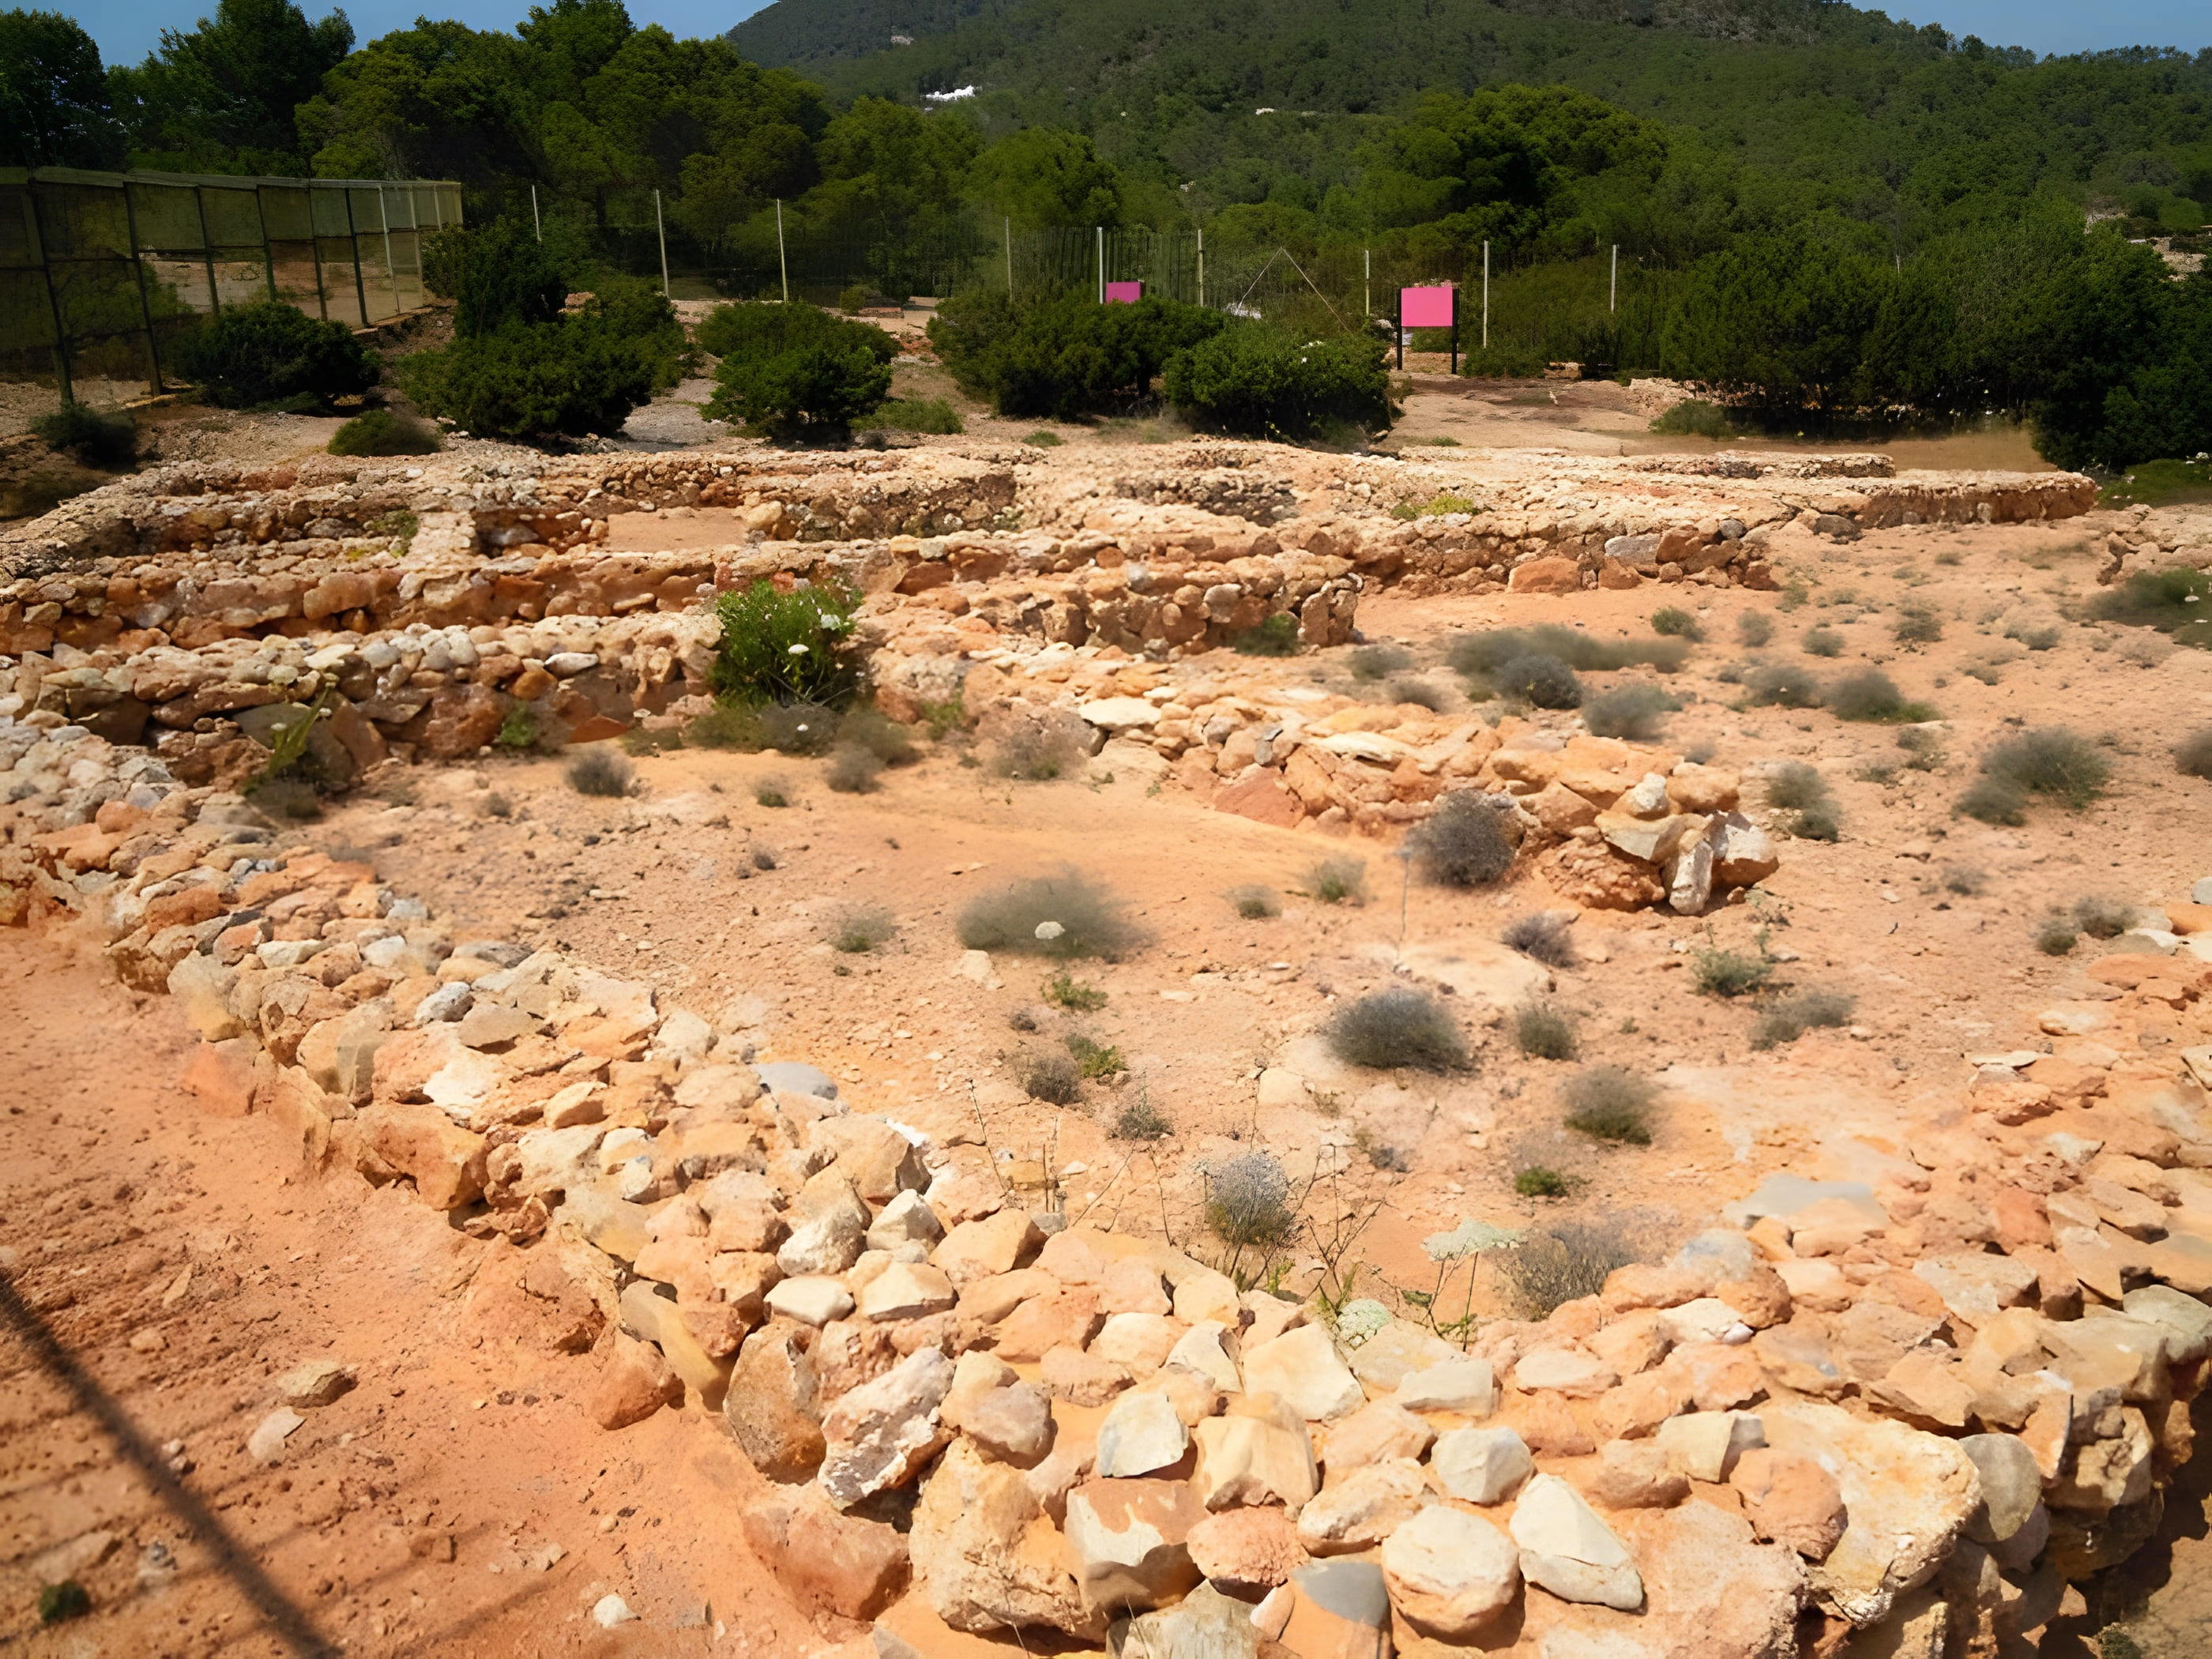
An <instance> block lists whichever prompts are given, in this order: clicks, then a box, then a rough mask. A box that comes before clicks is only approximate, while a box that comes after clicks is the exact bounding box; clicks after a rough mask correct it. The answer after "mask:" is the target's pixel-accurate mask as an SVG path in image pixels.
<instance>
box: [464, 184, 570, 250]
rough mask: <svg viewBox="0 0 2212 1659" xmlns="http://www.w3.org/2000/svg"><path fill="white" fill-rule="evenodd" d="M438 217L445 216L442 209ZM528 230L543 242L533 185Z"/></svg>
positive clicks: (542, 229) (536, 190)
mask: <svg viewBox="0 0 2212 1659" xmlns="http://www.w3.org/2000/svg"><path fill="white" fill-rule="evenodd" d="M438 216H439V217H441V218H443V217H444V216H445V209H444V208H443V207H441V208H440V209H439V210H438ZM530 228H531V231H532V234H535V235H536V236H537V238H538V240H539V241H541V242H542V241H544V240H545V227H544V225H543V224H542V223H540V222H538V186H537V185H531V187H530Z"/></svg>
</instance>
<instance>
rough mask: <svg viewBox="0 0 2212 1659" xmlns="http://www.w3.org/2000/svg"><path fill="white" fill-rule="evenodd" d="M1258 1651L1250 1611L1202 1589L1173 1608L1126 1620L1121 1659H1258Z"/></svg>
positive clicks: (1231, 1598) (1209, 1589)
mask: <svg viewBox="0 0 2212 1659" xmlns="http://www.w3.org/2000/svg"><path fill="white" fill-rule="evenodd" d="M1259 1650H1260V1632H1259V1631H1258V1629H1257V1628H1256V1627H1255V1626H1254V1625H1253V1623H1252V1609H1251V1608H1250V1607H1247V1606H1246V1605H1245V1604H1244V1603H1243V1602H1242V1601H1237V1599H1236V1598H1235V1597H1234V1596H1230V1595H1223V1594H1222V1593H1221V1592H1220V1591H1219V1590H1218V1589H1214V1588H1213V1586H1212V1585H1211V1584H1201V1585H1200V1586H1199V1587H1198V1589H1195V1590H1194V1591H1193V1592H1192V1593H1191V1594H1190V1595H1187V1596H1185V1597H1184V1598H1183V1599H1182V1601H1178V1602H1177V1603H1176V1605H1175V1606H1173V1607H1164V1608H1161V1609H1160V1610H1159V1611H1158V1612H1155V1613H1143V1614H1140V1615H1139V1616H1138V1617H1137V1618H1135V1619H1133V1620H1130V1621H1129V1627H1128V1629H1127V1632H1125V1633H1124V1634H1123V1636H1122V1638H1121V1655H1120V1659H1257V1656H1258V1654H1259Z"/></svg>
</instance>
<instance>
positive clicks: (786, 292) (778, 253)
mask: <svg viewBox="0 0 2212 1659" xmlns="http://www.w3.org/2000/svg"><path fill="white" fill-rule="evenodd" d="M775 268H776V271H777V273H778V274H779V275H780V276H781V277H782V278H783V302H784V304H786V305H789V304H790V303H791V263H790V261H789V260H787V259H786V258H784V254H783V198H782V197H781V196H779V197H776V199H775Z"/></svg>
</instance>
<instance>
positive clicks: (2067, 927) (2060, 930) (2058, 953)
mask: <svg viewBox="0 0 2212 1659" xmlns="http://www.w3.org/2000/svg"><path fill="white" fill-rule="evenodd" d="M2080 938H2081V934H2080V933H2078V932H2077V931H2076V930H2075V927H2074V924H2073V923H2072V922H2070V921H2068V920H2067V919H2066V918H2065V917H2063V916H2046V917H2045V919H2044V920H2043V921H2041V922H2039V923H2038V924H2037V926H2036V929H2035V948H2036V949H2037V950H2039V951H2042V952H2043V954H2044V955H2045V956H2046V957H2063V956H2064V955H2066V954H2067V953H2068V952H2069V951H2071V950H2073V948H2074V946H2075V943H2076V942H2077V941H2078V940H2079V939H2080Z"/></svg>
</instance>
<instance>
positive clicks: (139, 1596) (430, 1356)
mask: <svg viewBox="0 0 2212 1659" xmlns="http://www.w3.org/2000/svg"><path fill="white" fill-rule="evenodd" d="M191 1048H192V1042H191V1038H190V1036H189V1035H188V1034H187V1033H186V1032H185V1030H184V1028H183V1026H182V1024H181V1022H180V1021H179V1020H178V1019H177V1018H176V1016H175V1014H174V1012H173V1010H172V1009H171V1007H170V1006H169V1005H168V1004H167V1000H166V999H162V1000H150V999H146V998H140V997H135V996H134V995H133V994H131V993H130V992H129V991H127V990H125V989H124V988H123V987H119V986H118V985H117V984H116V983H115V982H114V981H112V979H110V978H109V977H108V975H106V971H105V970H104V969H103V968H101V967H100V965H99V964H97V963H90V962H87V961H85V960H83V959H82V958H81V957H78V958H71V959H70V960H66V961H64V960H63V959H62V958H61V957H60V956H59V955H58V951H57V950H56V948H55V946H54V945H53V944H52V943H51V942H50V941H48V940H46V939H41V938H40V937H38V936H35V935H30V934H25V933H15V932H9V933H4V934H0V1079H4V1081H0V1125H4V1128H0V1142H4V1144H5V1146H6V1147H7V1158H6V1159H5V1162H4V1164H0V1267H4V1270H5V1278H4V1279H0V1649H5V1650H8V1651H10V1652H21V1653H27V1654H33V1655H57V1656H60V1655H66V1656H72V1659H76V1656H90V1655H94V1654H97V1655H100V1656H108V1659H117V1656H136V1655H141V1654H145V1655H155V1654H159V1655H165V1656H167V1655H177V1656H197V1655H214V1654H223V1655H252V1656H259V1655H271V1656H292V1655H304V1654H319V1653H334V1652H341V1651H342V1652H345V1653H349V1654H368V1655H384V1654H392V1655H398V1654H407V1655H432V1654H467V1655H470V1656H483V1659H506V1656H524V1655H532V1656H535V1655H541V1654H590V1655H612V1654H623V1653H639V1654H643V1653H651V1654H654V1655H686V1654H699V1653H706V1652H708V1651H710V1650H711V1651H714V1652H720V1653H739V1654H748V1653H761V1654H769V1653H773V1654H779V1655H781V1654H787V1653H788V1654H808V1653H812V1652H814V1651H817V1650H821V1649H823V1648H826V1647H827V1646H829V1644H831V1642H833V1641H834V1640H836V1639H837V1638H838V1637H840V1636H842V1635H843V1634H844V1632H817V1630H816V1629H815V1628H814V1627H813V1626H811V1625H810V1624H809V1623H808V1622H807V1621H806V1620H805V1618H804V1617H803V1616H802V1615H801V1614H799V1613H797V1612H796V1611H795V1610H794V1609H793V1607H791V1606H790V1605H789V1604H788V1603H787V1602H786V1601H784V1600H783V1599H782V1598H781V1596H780V1595H777V1594H776V1593H775V1591H774V1590H773V1589H769V1588H768V1585H767V1580H766V1576H765V1574H763V1572H762V1571H761V1570H760V1568H759V1567H758V1565H757V1564H756V1563H755V1561H754V1560H753V1558H752V1557H751V1556H750V1553H748V1552H747V1551H746V1550H745V1548H744V1545H743V1543H742V1542H741V1541H739V1539H738V1528H737V1521H736V1517H737V1516H738V1513H739V1511H740V1508H741V1505H742V1504H743V1502H744V1492H745V1491H746V1489H747V1487H748V1486H749V1484H750V1482H751V1481H752V1480H754V1479H755V1477H754V1476H753V1475H752V1474H751V1473H750V1471H749V1470H747V1469H746V1468H744V1466H743V1464H742V1462H741V1460H740V1459H739V1458H738V1455H737V1454H736V1453H735V1451H734V1450H733V1449H732V1448H731V1447H730V1446H729V1445H728V1443H726V1440H725V1438H724V1437H723V1435H722V1434H721V1432H720V1429H719V1426H718V1425H712V1424H708V1423H705V1422H702V1421H698V1420H694V1419H696V1417H697V1415H698V1414H697V1413H696V1412H693V1413H681V1414H678V1413H667V1412H664V1413H659V1414H658V1415H657V1416H655V1417H654V1418H653V1419H651V1420H649V1421H648V1422H646V1423H644V1424H641V1425H638V1426H636V1427H635V1428H632V1429H629V1430H627V1431H623V1433H621V1434H620V1435H608V1434H605V1433H603V1432H602V1431H600V1430H599V1428H598V1427H597V1426H596V1425H593V1424H592V1423H591V1422H590V1421H589V1420H588V1419H586V1415H585V1406H584V1402H585V1401H586V1400H587V1399H588V1397H589V1394H590V1390H591V1388H592V1383H593V1381H594V1379H595V1377H596V1374H597V1362H596V1360H595V1359H593V1358H591V1357H590V1356H589V1355H585V1356H581V1357H564V1356H556V1355H553V1354H550V1353H549V1352H547V1351H546V1348H545V1346H544V1335H545V1334H546V1332H545V1328H544V1322H543V1321H542V1320H541V1319H539V1318H538V1316H535V1315H534V1314H533V1313H532V1306H531V1304H530V1302H529V1299H528V1298H526V1297H522V1296H521V1293H520V1291H512V1290H509V1291H506V1292H504V1293H502V1291H501V1289H500V1286H501V1283H502V1281H503V1280H504V1279H506V1277H507V1273H511V1271H512V1264H511V1263H502V1262H501V1261H499V1260H497V1259H496V1258H495V1257H490V1256H489V1247H488V1246H485V1245H483V1244H480V1243H476V1242H475V1241H473V1240H471V1239H468V1238H466V1237H464V1236H463V1235H461V1234H459V1233H458V1232H454V1231H451V1230H450V1229H448V1228H447V1225H446V1224H445V1221H444V1219H443V1218H442V1217H441V1216H439V1215H437V1214H436V1213H435V1212H431V1211H428V1210H426V1209H424V1208H423V1207H422V1206H420V1205H418V1204H417V1203H416V1202H415V1201H414V1200H413V1197H412V1195H411V1194H408V1193H406V1192H404V1190H400V1189H387V1190H386V1191H383V1192H376V1191H372V1190H371V1189H369V1188H368V1187H366V1186H365V1185H363V1184H362V1182H360V1181H359V1180H358V1179H357V1178H356V1177H354V1176H350V1175H347V1176H343V1177H336V1178H332V1179H331V1180H329V1181H327V1182H314V1181H308V1180H305V1179H302V1178H299V1177H291V1178H287V1177H286V1176H284V1174H283V1171H284V1170H285V1169H286V1168H287V1167H288V1148H287V1146H286V1145H285V1137H284V1133H283V1130H282V1129H281V1128H280V1127H279V1126H278V1125H277V1124H276V1123H274V1122H272V1121H270V1119H268V1118H265V1117H259V1116H255V1117H222V1116H215V1115H209V1113H208V1110H207V1109H206V1108H205V1107H204V1105H202V1104H201V1103H198V1102H197V1101H196V1100H195V1099H194V1098H193V1097H191V1096H189V1095H188V1094H186V1093H185V1091H183V1090H182V1089H180V1088H179V1087H178V1086H177V1085H176V1079H178V1078H179V1075H180V1074H181V1073H182V1070H183V1068H184V1066H185V1064H186V1062H187V1060H188V1059H189V1057H190V1054H191ZM503 1270H504V1271H503ZM325 1358H327V1359H336V1360H339V1361H342V1362H343V1363H344V1364H348V1365H350V1366H352V1367H353V1368H354V1369H355V1370H356V1374H357V1376H358V1379H359V1383H358V1386H357V1387H356V1388H355V1389H352V1390H351V1391H350V1392H349V1393H347V1394H345V1395H342V1396H341V1397H340V1398H338V1399H337V1401H334V1402H333V1403H331V1404H330V1405H327V1406H325V1407H320V1408H315V1409H308V1410H306V1411H303V1412H302V1413H300V1414H301V1416H302V1417H303V1418H304V1419H305V1420H304V1422H303V1423H302V1424H301V1426H300V1427H299V1428H298V1429H297V1430H296V1431H294V1432H293V1433H292V1434H291V1436H290V1437H289V1439H288V1440H286V1441H285V1442H284V1443H283V1451H282V1455H281V1458H280V1459H279V1461H276V1462H271V1463H268V1464H263V1463H260V1462H257V1461H256V1460H255V1459H254V1458H253V1457H252V1455H249V1453H248V1450H247V1447H246V1441H247V1438H248V1437H249V1436H250V1435H252V1432H253V1431H254V1430H255V1429H256V1427H257V1426H258V1425H260V1424H261V1423H262V1422H263V1421H264V1419H265V1418H267V1417H268V1416H269V1414H270V1413H271V1412H272V1411H273V1410H274V1409H276V1406H277V1404H278V1401H277V1397H276V1386H275V1384H276V1379H277V1378H278V1377H279V1376H283V1374H285V1373H287V1372H289V1371H290V1370H292V1369H293V1368H294V1367H295V1366H297V1365H299V1364H301V1363H302V1362H303V1361H309V1360H315V1359H325ZM64 1577H74V1578H75V1579H76V1581H77V1582H78V1583H82V1585H83V1586H84V1588H85V1589H87V1590H88V1592H89V1593H90V1596H91V1601H92V1611H91V1613H89V1614H88V1616H86V1617H84V1618H82V1619H81V1620H73V1621H70V1622H68V1623H64V1624H61V1625H58V1626H55V1627H53V1628H52V1629H51V1630H46V1631H43V1632H42V1631H41V1630H40V1625H39V1613H38V1599H39V1591H40V1587H41V1585H42V1583H51V1582H53V1581H55V1580H58V1579H60V1578H64ZM610 1593H612V1594H617V1595H621V1596H622V1597H623V1599H624V1601H625V1602H626V1603H627V1605H628V1606H629V1607H630V1608H631V1609H632V1610H634V1611H635V1613H636V1614H637V1615H638V1617H637V1619H636V1620H635V1621H634V1622H630V1623H627V1624H624V1625H622V1626H618V1627H617V1628H614V1629H611V1630H606V1629H602V1628H601V1627H600V1626H599V1624H597V1623H596V1622H595V1621H594V1620H593V1619H592V1608H593V1607H594V1604H595V1603H597V1602H598V1601H599V1599H600V1598H601V1597H602V1596H604V1595H608V1594H610ZM718 1632H719V1638H718Z"/></svg>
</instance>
